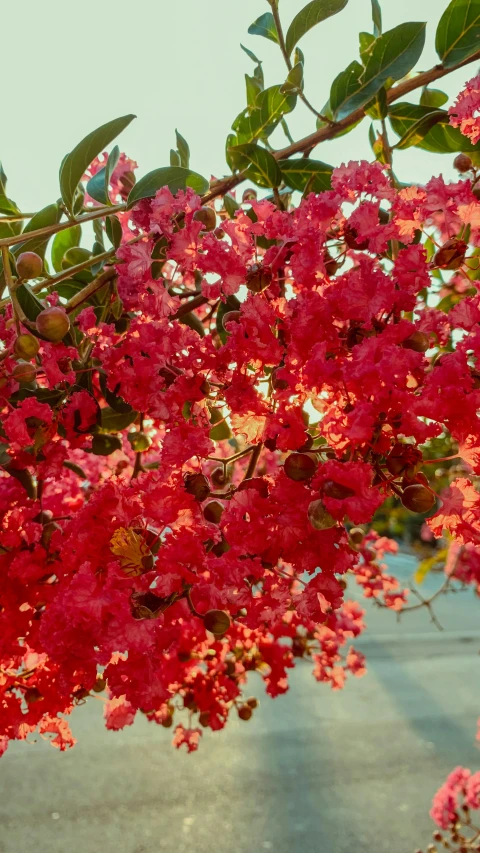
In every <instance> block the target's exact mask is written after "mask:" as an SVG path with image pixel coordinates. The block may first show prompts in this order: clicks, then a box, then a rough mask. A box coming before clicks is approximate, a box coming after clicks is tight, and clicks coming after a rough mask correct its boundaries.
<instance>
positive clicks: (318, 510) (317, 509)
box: [308, 500, 336, 530]
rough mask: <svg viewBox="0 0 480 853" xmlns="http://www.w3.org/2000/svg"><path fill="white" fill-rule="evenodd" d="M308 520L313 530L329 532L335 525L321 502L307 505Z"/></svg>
mask: <svg viewBox="0 0 480 853" xmlns="http://www.w3.org/2000/svg"><path fill="white" fill-rule="evenodd" d="M308 520H309V522H310V524H311V525H312V527H314V528H315V530H329V528H330V527H334V526H335V524H336V521H335V519H334V518H333V517H332V516H331V515H330V513H329V512H327V510H326V509H325V506H324V505H323V503H322V501H320V500H317V501H312V502H311V503H310V504H309V505H308Z"/></svg>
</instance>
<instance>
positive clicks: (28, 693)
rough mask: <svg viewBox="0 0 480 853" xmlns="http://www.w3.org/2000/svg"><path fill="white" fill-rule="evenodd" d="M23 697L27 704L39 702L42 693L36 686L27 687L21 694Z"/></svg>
mask: <svg viewBox="0 0 480 853" xmlns="http://www.w3.org/2000/svg"><path fill="white" fill-rule="evenodd" d="M23 698H24V699H25V702H26V703H27V705H33V704H34V703H35V702H41V700H42V699H43V696H42V694H41V693H40V690H39V689H38V687H27V689H26V690H25V693H24V694H23Z"/></svg>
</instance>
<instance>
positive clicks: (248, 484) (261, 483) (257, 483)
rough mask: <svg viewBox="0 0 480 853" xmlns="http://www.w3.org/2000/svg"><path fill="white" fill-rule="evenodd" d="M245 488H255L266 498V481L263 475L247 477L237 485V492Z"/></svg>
mask: <svg viewBox="0 0 480 853" xmlns="http://www.w3.org/2000/svg"><path fill="white" fill-rule="evenodd" d="M245 489H255V491H257V492H258V494H259V495H260V496H261V497H262V498H268V483H267V481H266V480H264V479H263V477H248V479H247V480H242V482H241V483H240V484H239V485H238V486H237V492H243V491H245Z"/></svg>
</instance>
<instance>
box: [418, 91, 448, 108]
mask: <svg viewBox="0 0 480 853" xmlns="http://www.w3.org/2000/svg"><path fill="white" fill-rule="evenodd" d="M447 101H448V95H447V94H446V93H445V92H442V91H441V89H428V88H427V87H425V88H424V89H422V94H421V95H420V105H421V106H422V107H430V109H433V110H437V109H438V108H439V107H443V105H444V104H446V103H447Z"/></svg>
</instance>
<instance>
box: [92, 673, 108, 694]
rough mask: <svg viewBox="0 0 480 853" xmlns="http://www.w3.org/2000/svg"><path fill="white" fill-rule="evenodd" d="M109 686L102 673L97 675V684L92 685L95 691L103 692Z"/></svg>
mask: <svg viewBox="0 0 480 853" xmlns="http://www.w3.org/2000/svg"><path fill="white" fill-rule="evenodd" d="M106 686H107V682H106V681H105V679H104V678H103V677H102V676H101V675H97V679H96V681H95V684H94V685H93V687H92V690H93V692H94V693H102V692H103V691H104V690H105V688H106Z"/></svg>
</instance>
